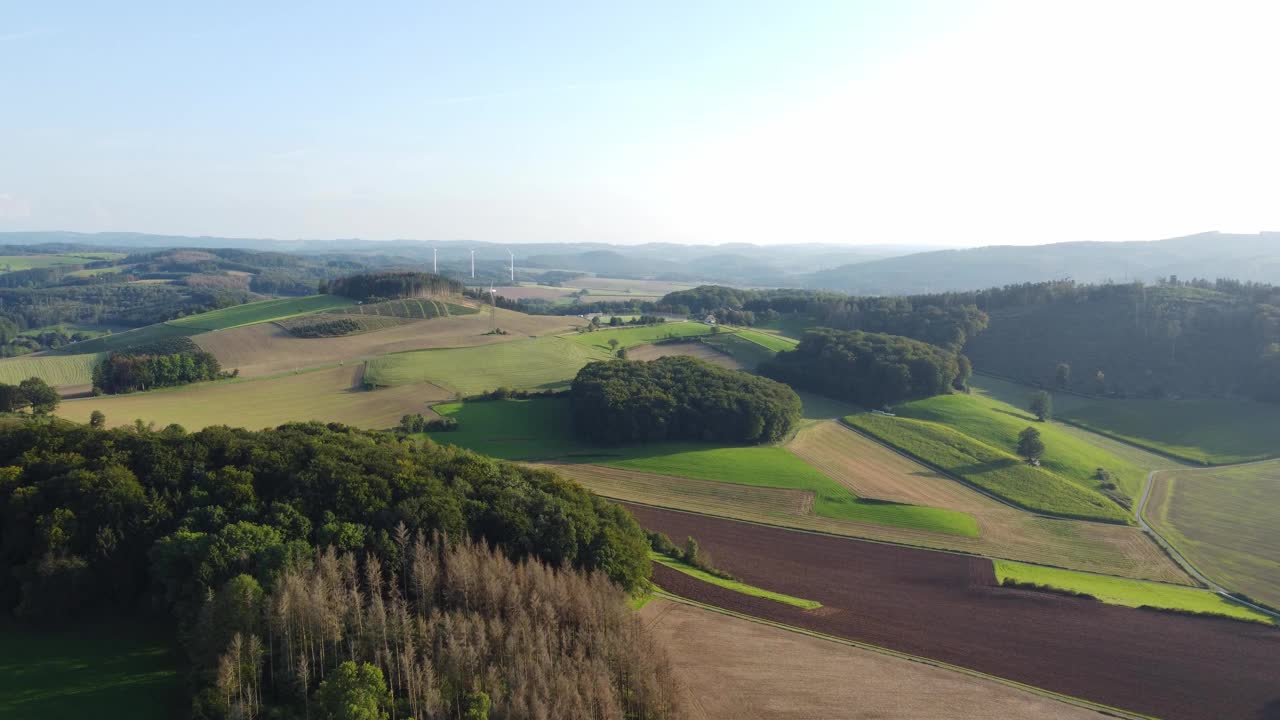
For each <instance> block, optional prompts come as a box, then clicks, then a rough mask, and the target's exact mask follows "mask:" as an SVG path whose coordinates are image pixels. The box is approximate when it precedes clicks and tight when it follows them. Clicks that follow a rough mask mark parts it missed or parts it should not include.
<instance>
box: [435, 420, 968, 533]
mask: <svg viewBox="0 0 1280 720" xmlns="http://www.w3.org/2000/svg"><path fill="white" fill-rule="evenodd" d="M434 409H435V411H436V412H438V413H440V414H441V415H444V416H448V417H452V418H454V419H456V420H458V423H459V429H458V430H455V431H452V432H444V433H434V434H432V438H433V439H434V440H436V441H438V442H442V443H449V444H452V445H459V446H461V447H466V448H469V449H471V450H475V451H476V452H480V453H483V454H485V455H492V456H494V457H499V458H503V459H506V460H556V461H560V462H589V463H596V464H602V465H609V466H611V467H618V468H623V469H627V470H637V471H641V472H650V473H657V474H659V475H671V476H675V477H684V478H692V479H695V480H715V481H719V482H726V483H735V484H738V485H753V486H756V487H770V488H784V489H791V490H801V491H806V492H811V493H813V495H814V506H813V511H814V513H815V514H817V515H820V516H822V517H828V518H833V519H837V520H848V521H850V522H862V523H873V524H877V525H892V526H895V527H903V528H913V529H918V530H928V531H931V532H939V533H947V534H951V535H959V536H962V537H977V536H978V525H977V522H976V521H975V520H974V519H973V517H972V516H970V515H968V514H966V513H962V512H956V511H954V510H944V509H940V508H930V507H920V506H916V505H901V504H896V503H885V502H876V501H871V500H863V499H861V498H859V497H857V496H856V495H853V494H852V493H850V492H849V491H848V490H847V489H846V488H845V487H844V486H842V485H840V484H839V483H837V482H835V481H834V480H832V479H831V478H829V477H827V476H826V475H823V474H822V473H821V472H820V471H818V470H817V469H816V468H813V467H812V466H810V465H808V464H806V463H805V462H804V461H803V460H801V459H800V458H799V457H797V456H795V455H794V454H792V453H790V452H788V451H787V450H786V449H785V448H781V447H774V446H757V447H719V446H715V445H708V444H705V443H693V442H671V443H657V444H653V445H626V446H620V447H598V446H594V445H586V444H583V443H580V442H578V441H577V440H576V438H575V437H574V435H573V427H572V416H571V411H570V405H569V401H568V400H567V399H564V398H539V399H535V400H499V401H486V402H468V403H449V404H443V405H437V406H435V408H434Z"/></svg>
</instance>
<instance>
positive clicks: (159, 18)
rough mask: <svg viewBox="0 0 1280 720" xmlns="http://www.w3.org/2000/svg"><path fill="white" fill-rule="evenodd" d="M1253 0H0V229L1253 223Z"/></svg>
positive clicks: (943, 239)
mask: <svg viewBox="0 0 1280 720" xmlns="http://www.w3.org/2000/svg"><path fill="white" fill-rule="evenodd" d="M1278 28H1280V3H1276V2H1235V1H1233V0H1215V2H1180V1H1179V0H1161V1H1159V2H1147V1H1139V0H1109V1H1106V2H1094V1H1093V0H1075V1H1073V2H1070V3H1062V2H1041V1H1039V0H1018V1H1015V2H1005V1H1003V0H974V1H973V2H952V1H942V0H891V1H890V0H885V1H882V2H871V1H862V0H831V1H824V0H791V1H789V2H753V1H752V0H736V1H733V2H720V1H717V0H707V1H705V2H699V1H698V0H682V1H678V2H667V1H665V0H650V1H649V2H645V3H638V2H600V3H582V2H557V1H556V0H547V1H545V2H537V3H528V2H484V1H482V0H477V1H476V2H467V3H438V2H427V1H425V0H416V1H414V2H369V3H353V2H346V1H344V2H324V1H323V0H318V1H315V2H305V3H301V2H299V3H290V2H271V3H262V2H235V1H229V2H218V3H195V2H184V1H177V2H174V1H166V2H155V1H152V0H135V1H133V2H128V3H100V2H60V1H58V0H47V1H45V0H39V1H38V0H0V231H3V230H77V231H85V232H93V231H135V232H153V233H166V234H187V235H221V236H235V237H272V238H281V239H293V238H349V237H361V238H367V239H393V238H415V239H423V240H445V239H466V240H484V241H494V242H535V241H536V242H555V241H569V242H576V241H599V242H615V243H639V242H650V241H660V242H691V243H722V242H755V243H799V242H826V243H846V244H886V243H897V244H912V245H921V244H927V245H956V246H974V245H988V244H1039V243H1046V242H1061V241H1073V240H1148V239H1157V238H1162V237H1172V236H1178V235H1186V234H1191V233H1196V232H1202V231H1207V230H1223V231H1232V232H1256V231H1259V230H1278V229H1280V202H1277V201H1276V199H1277V198H1280V92H1277V91H1276V82H1277V80H1276V79H1277V78H1278V77H1280V54H1277V53H1276V52H1275V49H1274V42H1275V37H1276V32H1277V29H1278Z"/></svg>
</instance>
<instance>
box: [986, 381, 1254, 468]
mask: <svg viewBox="0 0 1280 720" xmlns="http://www.w3.org/2000/svg"><path fill="white" fill-rule="evenodd" d="M973 385H974V386H975V387H979V388H981V389H982V390H983V391H984V392H988V393H990V394H991V395H993V396H995V397H999V398H1000V399H1002V400H1005V401H1006V402H1009V401H1011V400H1012V401H1014V402H1020V404H1025V402H1026V398H1027V397H1028V396H1030V394H1031V393H1032V392H1034V389H1032V388H1031V387H1029V386H1026V385H1020V384H1018V383H1012V382H1008V381H1006V380H999V379H996V378H990V377H975V378H974V379H973ZM1053 401H1054V406H1055V409H1056V412H1055V414H1056V416H1057V417H1059V418H1061V419H1062V420H1065V421H1068V422H1071V423H1073V424H1075V425H1078V426H1080V427H1083V428H1085V429H1088V430H1091V431H1093V432H1096V433H1099V434H1101V435H1106V436H1108V437H1112V438H1115V439H1117V440H1122V441H1124V442H1129V443H1133V444H1134V445H1138V446H1141V447H1144V448H1147V449H1149V450H1152V451H1155V452H1158V453H1162V454H1164V455H1168V456H1171V457H1175V458H1178V459H1180V460H1185V461H1187V462H1191V463H1196V464H1203V465H1231V464H1235V463H1242V462H1252V461H1255V460H1265V459H1268V458H1273V457H1280V443H1277V442H1276V433H1275V428H1277V427H1280V405H1275V404H1268V403H1259V402H1253V401H1251V400H1222V399H1207V400H1113V399H1103V398H1099V399H1094V398H1086V397H1080V396H1078V395H1068V394H1065V393H1054V394H1053Z"/></svg>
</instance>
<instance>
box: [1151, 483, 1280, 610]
mask: <svg viewBox="0 0 1280 720" xmlns="http://www.w3.org/2000/svg"><path fill="white" fill-rule="evenodd" d="M1153 482H1154V484H1153V486H1152V491H1151V498H1150V500H1149V501H1148V504H1147V508H1146V512H1145V515H1146V518H1147V522H1149V523H1151V525H1152V526H1154V527H1155V528H1156V530H1158V531H1159V532H1160V534H1161V535H1162V536H1164V538H1165V539H1166V540H1168V541H1169V542H1170V543H1172V544H1173V546H1174V547H1176V548H1177V549H1178V552H1180V553H1182V555H1183V556H1184V557H1185V558H1186V559H1187V560H1188V561H1189V562H1190V563H1191V564H1192V565H1195V567H1196V569H1198V570H1199V571H1200V572H1202V573H1204V574H1205V575H1207V576H1208V577H1209V578H1211V579H1212V580H1213V581H1214V582H1216V583H1218V584H1220V585H1222V586H1224V587H1226V588H1228V589H1230V590H1232V591H1235V592H1241V593H1244V594H1245V595H1248V596H1249V597H1252V598H1254V599H1255V600H1257V601H1259V602H1262V603H1265V604H1266V605H1268V606H1270V607H1273V608H1280V531H1277V528H1280V461H1276V462H1268V463H1263V464H1258V465H1248V466H1242V467H1237V468H1220V469H1213V470H1175V471H1166V472H1161V473H1159V474H1157V475H1156V476H1155V479H1154V481H1153Z"/></svg>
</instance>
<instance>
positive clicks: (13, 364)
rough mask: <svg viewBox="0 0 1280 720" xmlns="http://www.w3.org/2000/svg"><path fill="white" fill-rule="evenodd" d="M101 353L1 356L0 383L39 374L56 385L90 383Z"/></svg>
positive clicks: (42, 378)
mask: <svg viewBox="0 0 1280 720" xmlns="http://www.w3.org/2000/svg"><path fill="white" fill-rule="evenodd" d="M101 359H102V356H101V355H40V356H32V355H21V356H18V357H13V358H5V359H4V360H0V383H5V384H8V385H17V384H18V383H20V382H22V381H23V380H26V379H27V378H32V377H38V378H40V379H41V380H44V381H45V382H47V383H49V384H50V385H53V386H54V387H66V386H68V385H88V384H90V383H92V382H93V368H94V366H95V365H97V364H98V362H99V360H101Z"/></svg>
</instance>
